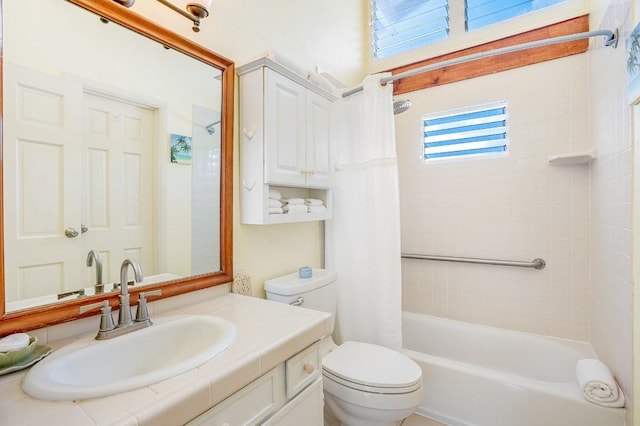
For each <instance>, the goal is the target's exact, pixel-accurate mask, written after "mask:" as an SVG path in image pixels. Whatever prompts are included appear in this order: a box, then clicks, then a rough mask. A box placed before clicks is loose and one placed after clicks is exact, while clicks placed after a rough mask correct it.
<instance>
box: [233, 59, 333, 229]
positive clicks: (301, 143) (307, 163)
mask: <svg viewBox="0 0 640 426" xmlns="http://www.w3.org/2000/svg"><path fill="white" fill-rule="evenodd" d="M238 75H239V76H240V79H239V91H240V103H239V104H240V129H241V135H240V175H241V189H240V190H241V195H240V199H241V221H242V223H247V224H270V223H287V222H301V221H309V220H324V219H329V218H330V217H331V201H330V198H331V187H332V186H333V164H332V158H331V135H332V124H333V114H334V112H333V109H334V107H333V102H334V100H335V99H336V98H335V96H334V95H333V94H330V93H329V92H327V91H325V90H324V89H323V88H321V87H318V86H316V85H315V84H313V83H311V82H310V81H309V80H307V79H306V78H304V77H302V76H300V75H298V74H296V73H294V72H292V71H290V70H288V69H287V68H285V67H283V66H281V65H279V64H278V63H277V62H275V61H273V60H271V59H269V58H262V59H261V60H258V61H255V62H252V63H250V64H247V65H245V66H242V67H239V68H238ZM274 187H275V189H278V191H280V192H281V193H282V195H283V197H295V198H317V199H321V200H323V201H324V204H325V207H326V208H327V211H326V212H321V213H313V214H312V213H308V214H292V215H288V214H269V203H268V202H269V189H274Z"/></svg>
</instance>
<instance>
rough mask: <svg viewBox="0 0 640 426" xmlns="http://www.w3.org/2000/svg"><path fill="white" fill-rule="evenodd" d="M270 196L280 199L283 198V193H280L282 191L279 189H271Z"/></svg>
mask: <svg viewBox="0 0 640 426" xmlns="http://www.w3.org/2000/svg"><path fill="white" fill-rule="evenodd" d="M269 198H273V199H274V200H279V199H281V198H282V194H280V191H278V190H277V189H270V190H269Z"/></svg>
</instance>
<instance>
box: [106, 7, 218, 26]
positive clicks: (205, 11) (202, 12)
mask: <svg viewBox="0 0 640 426" xmlns="http://www.w3.org/2000/svg"><path fill="white" fill-rule="evenodd" d="M113 1H115V2H116V3H119V4H121V5H123V6H124V7H131V6H133V4H134V3H135V1H136V0H113ZM156 1H157V2H158V3H162V4H163V5H165V6H167V7H168V8H169V9H171V10H173V11H174V12H177V13H179V14H180V15H182V16H184V17H185V18H187V19H188V20H190V21H191V22H193V27H191V29H192V30H193V32H196V33H197V32H200V20H201V19H204V18H206V17H207V16H209V9H210V8H211V0H200V1H198V2H191V3H187V5H186V6H185V9H187V10H182V9H180V8H179V7H178V6H176V5H174V4H173V3H171V2H170V1H168V0H156Z"/></svg>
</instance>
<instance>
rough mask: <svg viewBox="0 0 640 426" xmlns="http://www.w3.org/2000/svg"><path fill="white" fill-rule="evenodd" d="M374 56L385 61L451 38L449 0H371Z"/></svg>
mask: <svg viewBox="0 0 640 426" xmlns="http://www.w3.org/2000/svg"><path fill="white" fill-rule="evenodd" d="M371 14H372V16H371V26H372V32H373V52H374V56H375V57H376V58H384V57H387V56H390V55H394V54H396V53H401V52H404V51H407V50H409V49H413V48H416V47H419V46H424V45H426V44H430V43H433V42H436V41H439V40H444V39H446V38H447V37H448V36H449V5H448V3H447V0H371Z"/></svg>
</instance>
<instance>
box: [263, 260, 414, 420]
mask: <svg viewBox="0 0 640 426" xmlns="http://www.w3.org/2000/svg"><path fill="white" fill-rule="evenodd" d="M335 280H336V274H335V273H333V272H331V271H327V270H324V269H314V270H313V271H312V277H311V278H300V277H299V276H298V273H293V274H289V275H285V276H283V277H278V278H274V279H271V280H267V281H265V283H264V288H265V291H266V293H267V299H269V300H274V301H277V302H282V303H290V304H296V305H299V306H302V307H304V308H309V309H316V310H321V311H324V312H328V313H330V314H332V318H333V316H335V306H336V296H337V289H336V284H335ZM332 321H333V320H332ZM332 325H333V324H332ZM328 339H330V337H328ZM324 346H327V345H324ZM328 346H329V348H330V349H329V350H328V353H326V354H323V355H324V356H323V357H322V377H323V388H324V394H325V412H326V414H325V424H329V425H332V424H334V423H336V422H334V421H333V420H337V423H339V424H342V425H346V426H365V425H366V426H393V425H397V424H399V423H400V421H401V420H403V419H405V418H406V417H408V416H410V415H411V414H412V413H413V412H414V411H415V410H416V409H417V408H418V406H419V405H420V402H421V401H422V395H423V387H422V370H421V369H420V367H419V366H418V365H417V364H416V363H415V362H414V361H413V360H411V359H409V358H408V357H406V356H404V355H403V354H401V353H399V352H397V351H394V350H392V349H389V348H386V347H383V346H379V345H374V344H370V343H365V342H352V341H348V342H344V343H342V344H341V345H336V344H335V343H333V342H332V341H331V342H330V343H329V345H328Z"/></svg>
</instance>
